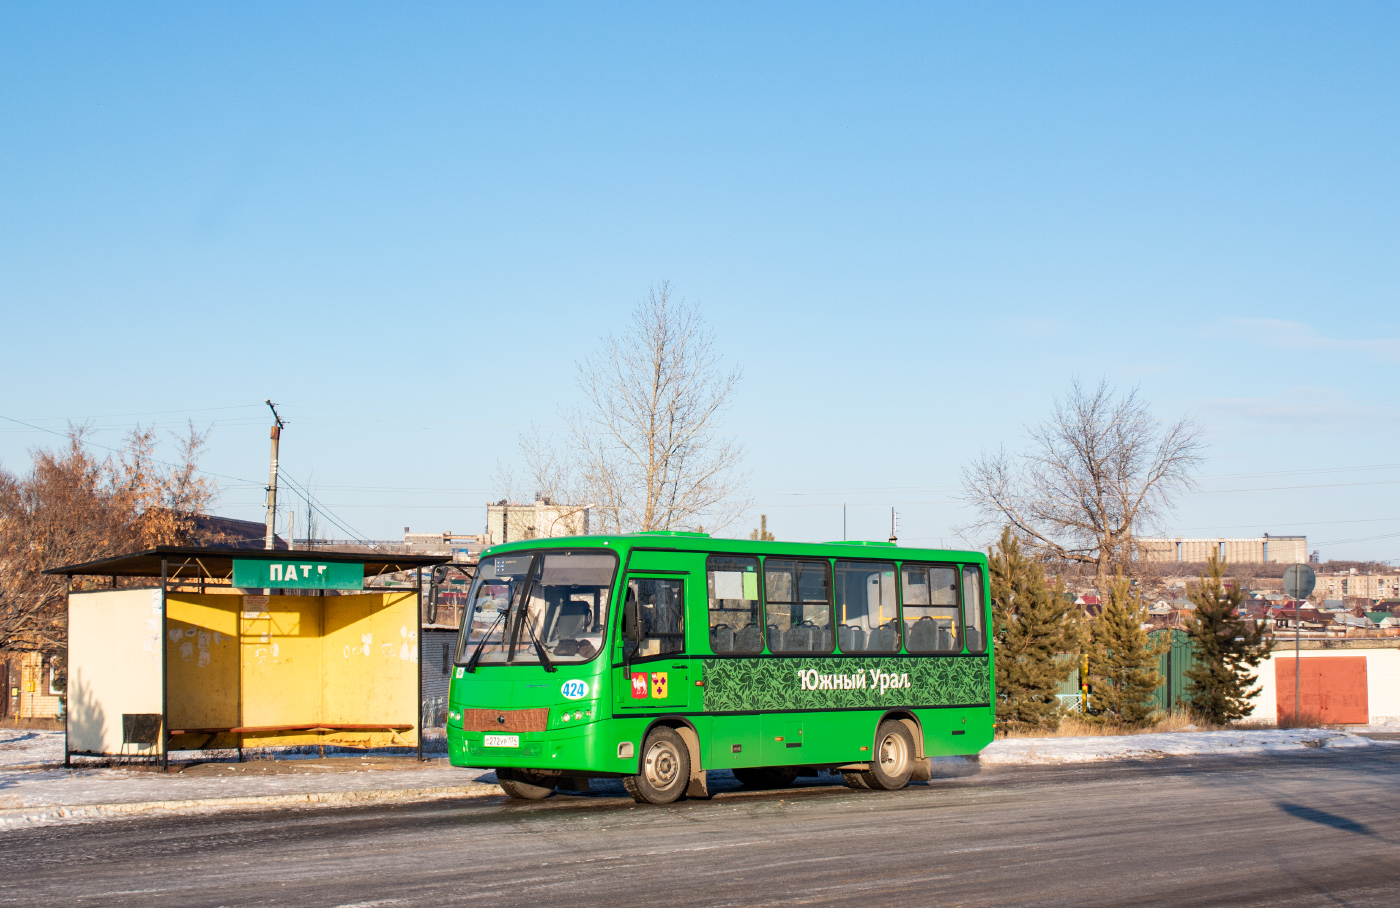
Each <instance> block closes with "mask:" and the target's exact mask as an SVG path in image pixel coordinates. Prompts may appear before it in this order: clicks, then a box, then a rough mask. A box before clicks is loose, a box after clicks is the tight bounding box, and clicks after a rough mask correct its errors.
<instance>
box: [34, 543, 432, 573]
mask: <svg viewBox="0 0 1400 908" xmlns="http://www.w3.org/2000/svg"><path fill="white" fill-rule="evenodd" d="M235 558H236V559H238V560H239V561H278V562H287V561H296V560H301V559H305V560H306V561H325V562H335V563H339V564H346V563H348V564H361V563H362V564H364V566H365V567H364V570H365V576H366V577H369V576H372V575H377V574H384V573H392V572H395V571H411V570H414V569H415V568H421V567H430V566H432V565H434V564H445V563H447V562H449V561H451V560H452V558H451V557H450V556H447V555H400V554H393V553H375V552H323V551H314V550H313V551H310V552H308V551H301V550H292V549H229V548H195V547H184V546H163V547H161V548H154V549H147V550H146V551H144V552H132V553H130V554H128V555H115V556H113V557H111V558H100V559H98V560H97V561H85V562H83V563H82V564H69V565H65V566H63V567H56V568H49V569H48V570H47V571H44V573H45V574H67V575H69V576H73V577H84V576H93V577H113V576H115V577H159V576H160V567H161V562H162V561H163V562H165V564H166V568H167V571H168V572H169V573H172V574H173V573H175V572H176V571H177V569H178V573H179V575H180V576H186V577H188V576H198V575H199V574H201V573H203V574H204V575H205V576H208V577H218V578H227V577H232V576H233V561H234V559H235Z"/></svg>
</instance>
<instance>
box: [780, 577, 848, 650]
mask: <svg viewBox="0 0 1400 908" xmlns="http://www.w3.org/2000/svg"><path fill="white" fill-rule="evenodd" d="M763 580H764V593H765V599H766V601H767V605H768V648H769V649H770V650H772V651H773V652H775V653H780V652H781V653H829V652H831V645H832V643H833V642H834V641H833V639H832V637H833V635H832V633H831V584H830V582H829V578H828V576H827V562H825V561H792V560H789V559H785V558H767V559H764V562H763Z"/></svg>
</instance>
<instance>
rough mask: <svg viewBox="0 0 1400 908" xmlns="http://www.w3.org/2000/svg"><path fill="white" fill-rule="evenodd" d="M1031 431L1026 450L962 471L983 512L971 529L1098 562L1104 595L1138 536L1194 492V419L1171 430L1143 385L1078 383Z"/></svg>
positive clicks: (968, 495) (1197, 456) (989, 457)
mask: <svg viewBox="0 0 1400 908" xmlns="http://www.w3.org/2000/svg"><path fill="white" fill-rule="evenodd" d="M1028 435H1029V439H1028V440H1029V444H1028V446H1027V449H1026V450H1025V452H1023V453H1021V454H1019V455H1015V456H1011V455H1008V454H1007V453H1006V451H1005V449H1001V450H998V451H996V452H995V453H988V452H983V453H982V455H981V456H980V457H979V458H978V459H977V460H976V461H974V462H973V463H972V464H971V465H970V466H968V467H965V468H964V469H963V473H962V480H963V498H964V500H965V501H967V502H969V503H970V504H972V505H973V506H974V507H975V508H976V509H977V511H978V516H979V520H978V522H977V523H976V524H974V525H973V527H972V528H969V529H975V530H978V531H986V530H988V529H992V530H995V529H997V528H1000V527H1002V526H1006V525H1009V526H1010V527H1011V529H1012V531H1013V532H1015V533H1016V535H1017V536H1019V537H1020V538H1021V539H1022V540H1023V541H1024V542H1025V543H1026V544H1027V546H1029V547H1030V548H1031V549H1032V550H1034V551H1038V552H1039V553H1041V554H1042V555H1048V556H1049V557H1051V558H1055V559H1060V560H1064V561H1068V562H1074V563H1078V564H1084V565H1093V566H1094V578H1095V584H1096V586H1097V587H1098V589H1099V590H1100V591H1104V590H1106V589H1107V588H1108V580H1109V575H1110V572H1111V571H1112V570H1113V569H1114V568H1115V567H1119V566H1124V565H1126V564H1128V563H1129V562H1131V561H1132V559H1133V556H1134V553H1135V550H1136V544H1137V539H1138V538H1139V536H1141V535H1144V534H1146V533H1147V532H1149V531H1151V530H1153V529H1156V528H1158V526H1159V524H1160V521H1161V519H1162V518H1163V516H1164V515H1165V514H1166V513H1167V512H1168V511H1169V510H1170V509H1171V507H1172V505H1173V503H1174V502H1175V500H1176V498H1177V496H1178V495H1179V494H1180V493H1182V492H1183V491H1186V490H1188V489H1190V488H1193V487H1194V480H1193V478H1192V476H1193V473H1194V472H1195V470H1196V469H1197V467H1198V466H1199V465H1200V462H1201V450H1202V443H1201V437H1200V430H1199V429H1198V428H1197V426H1196V425H1195V424H1194V423H1193V422H1191V421H1190V420H1188V419H1180V420H1178V421H1176V422H1174V423H1172V424H1170V425H1164V424H1163V423H1161V422H1159V421H1158V420H1156V419H1154V418H1153V417H1152V415H1151V414H1150V413H1149V412H1148V408H1147V404H1146V403H1145V402H1143V401H1142V400H1141V399H1140V398H1139V397H1138V393H1137V391H1136V389H1134V390H1132V391H1130V392H1128V393H1127V394H1126V395H1124V396H1122V397H1118V396H1117V395H1116V394H1115V392H1114V389H1113V388H1112V387H1111V386H1110V385H1109V384H1108V383H1107V382H1106V381H1100V382H1099V384H1098V386H1097V387H1096V388H1094V389H1092V390H1090V389H1086V388H1084V387H1083V386H1082V385H1081V384H1080V383H1079V380H1078V379H1075V381H1074V382H1073V384H1071V386H1070V391H1069V394H1068V395H1067V396H1066V398H1065V399H1064V400H1056V401H1055V410H1054V414H1053V415H1052V416H1051V418H1050V419H1049V420H1048V421H1046V422H1044V423H1042V424H1040V425H1038V426H1035V427H1033V428H1031V429H1030V430H1029V431H1028Z"/></svg>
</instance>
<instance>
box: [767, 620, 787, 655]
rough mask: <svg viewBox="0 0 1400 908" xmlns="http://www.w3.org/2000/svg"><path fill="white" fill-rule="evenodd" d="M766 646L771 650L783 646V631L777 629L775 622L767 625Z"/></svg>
mask: <svg viewBox="0 0 1400 908" xmlns="http://www.w3.org/2000/svg"><path fill="white" fill-rule="evenodd" d="M768 648H769V649H771V650H772V651H773V652H777V651H778V650H780V649H782V648H783V632H782V631H780V630H778V626H777V625H776V624H770V625H768Z"/></svg>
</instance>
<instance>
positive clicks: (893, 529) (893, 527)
mask: <svg viewBox="0 0 1400 908" xmlns="http://www.w3.org/2000/svg"><path fill="white" fill-rule="evenodd" d="M898 541H899V517H898V515H896V514H895V511H894V508H890V542H898Z"/></svg>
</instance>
